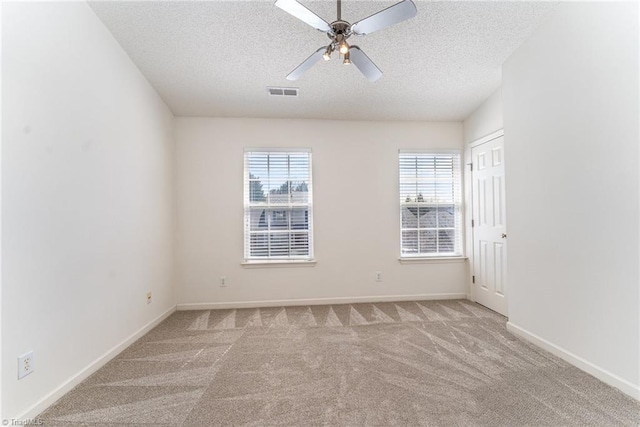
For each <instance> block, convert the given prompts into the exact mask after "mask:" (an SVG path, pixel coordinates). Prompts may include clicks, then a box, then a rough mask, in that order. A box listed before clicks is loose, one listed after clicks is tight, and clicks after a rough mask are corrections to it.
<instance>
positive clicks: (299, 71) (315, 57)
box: [286, 47, 327, 81]
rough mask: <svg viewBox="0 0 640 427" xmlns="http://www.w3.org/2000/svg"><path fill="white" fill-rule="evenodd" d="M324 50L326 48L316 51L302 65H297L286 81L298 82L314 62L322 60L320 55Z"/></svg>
mask: <svg viewBox="0 0 640 427" xmlns="http://www.w3.org/2000/svg"><path fill="white" fill-rule="evenodd" d="M326 50H327V48H326V47H321V48H320V49H318V50H316V51H315V52H314V53H313V54H312V55H311V56H310V57H308V58H307V59H305V60H304V62H303V63H302V64H300V65H298V66H297V67H296V68H295V69H294V70H293V71H292V72H290V73H289V75H288V76H287V77H286V79H287V80H291V81H293V80H298V79H299V78H300V77H301V76H302V75H303V74H304V73H306V72H307V70H308V69H309V68H311V67H313V66H314V65H315V64H316V62H318V61H320V58H322V55H323V54H324V52H325V51H326Z"/></svg>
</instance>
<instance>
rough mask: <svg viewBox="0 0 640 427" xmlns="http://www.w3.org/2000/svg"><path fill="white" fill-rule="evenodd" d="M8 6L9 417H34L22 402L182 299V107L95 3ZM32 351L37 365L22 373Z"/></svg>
mask: <svg viewBox="0 0 640 427" xmlns="http://www.w3.org/2000/svg"><path fill="white" fill-rule="evenodd" d="M2 7H3V16H2V18H3V21H2V27H3V46H2V47H3V52H2V54H3V68H2V86H3V97H2V102H3V104H2V122H3V126H2V197H3V206H2V229H3V234H2V254H3V270H2V373H3V377H2V397H3V399H4V400H3V402H2V407H3V414H2V415H3V417H4V418H8V417H15V416H18V415H24V414H31V415H35V414H33V411H31V412H25V411H27V410H28V409H29V408H31V407H32V406H33V405H35V404H37V403H38V402H40V401H41V400H42V399H43V398H45V397H46V396H47V395H48V394H49V393H51V392H54V391H55V390H56V389H57V388H58V387H59V386H61V385H62V384H63V383H65V382H66V381H68V380H69V379H70V378H72V377H73V376H74V375H76V374H78V373H79V372H80V371H81V370H82V369H84V368H85V367H87V366H89V365H90V364H91V363H92V362H93V361H95V360H96V359H98V358H99V357H100V356H102V355H103V354H105V353H106V352H107V351H108V350H110V349H111V348H112V347H114V346H116V345H117V344H119V343H121V342H122V341H124V340H125V339H126V338H127V337H129V336H130V335H132V334H134V333H135V332H136V331H138V330H139V329H140V328H142V327H143V326H145V325H147V324H148V323H149V322H151V321H152V320H153V319H156V318H157V317H159V316H160V315H161V314H162V313H164V312H166V311H167V310H169V309H170V308H171V307H172V306H173V305H174V304H175V300H174V294H173V290H172V249H171V248H172V245H171V241H172V221H173V216H172V204H173V197H172V180H173V175H172V162H173V149H174V146H173V142H172V120H173V116H172V114H171V113H170V111H169V110H168V108H167V107H166V106H165V105H164V103H163V102H162V100H161V99H160V98H159V97H158V95H157V94H156V93H155V91H154V90H153V89H152V88H151V87H150V85H149V84H148V83H147V81H146V80H145V79H144V77H143V76H142V75H141V73H140V72H139V71H138V69H137V68H136V67H135V66H134V64H133V63H132V62H131V60H130V59H129V58H128V56H127V55H126V54H125V53H124V51H123V50H122V49H121V48H120V46H119V45H118V43H117V42H116V41H115V40H114V39H113V37H112V36H111V34H110V33H109V32H108V31H107V29H106V28H105V27H104V25H103V24H102V23H101V22H100V21H99V20H98V18H97V17H96V16H95V15H94V13H93V11H92V10H91V9H90V8H89V6H88V5H86V4H85V3H77V2H68V3H46V2H44V3H24V2H23V3H19V2H16V3H6V2H5V3H4V4H3V5H2ZM147 291H152V292H153V303H152V304H151V305H147V304H146V293H147ZM29 350H33V351H35V361H36V370H35V372H34V373H32V374H31V375H30V376H28V377H26V378H24V379H22V380H20V381H18V380H17V356H19V355H21V354H23V353H25V352H27V351H29ZM49 403H50V402H49ZM36 409H37V407H36Z"/></svg>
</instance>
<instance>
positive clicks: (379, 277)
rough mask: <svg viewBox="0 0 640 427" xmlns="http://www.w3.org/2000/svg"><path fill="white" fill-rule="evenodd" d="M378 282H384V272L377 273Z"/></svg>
mask: <svg viewBox="0 0 640 427" xmlns="http://www.w3.org/2000/svg"><path fill="white" fill-rule="evenodd" d="M376 282H382V271H376Z"/></svg>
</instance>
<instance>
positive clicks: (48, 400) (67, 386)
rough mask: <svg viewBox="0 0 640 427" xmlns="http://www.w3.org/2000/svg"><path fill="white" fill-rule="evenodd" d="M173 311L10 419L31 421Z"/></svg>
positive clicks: (146, 326) (166, 313)
mask: <svg viewBox="0 0 640 427" xmlns="http://www.w3.org/2000/svg"><path fill="white" fill-rule="evenodd" d="M174 311H176V307H175V306H173V307H171V308H170V309H169V310H167V311H165V312H164V313H162V314H161V315H160V316H158V317H156V318H155V319H154V320H152V321H151V322H149V323H147V324H146V325H145V326H143V327H142V328H140V329H139V330H138V331H137V332H135V333H133V334H132V335H130V336H129V337H128V338H127V339H125V340H124V341H122V342H121V343H120V344H118V345H116V346H115V347H113V348H112V349H110V350H109V351H107V352H106V353H105V354H103V355H102V356H100V357H98V358H97V359H96V360H94V361H93V362H91V363H90V364H89V366H87V367H85V368H84V369H82V370H81V371H80V372H78V373H77V374H76V375H74V376H73V377H71V378H69V379H68V380H67V381H66V382H64V383H62V384H61V385H60V386H59V387H58V388H56V389H55V390H53V391H52V392H51V393H49V394H48V395H46V396H45V397H44V398H42V399H41V400H40V401H39V402H37V403H36V404H35V405H33V406H31V407H30V408H29V409H27V410H26V411H24V412H23V413H22V414H20V415H17V416H15V417H11V418H13V419H16V420H25V419H33V418H35V417H37V416H38V415H39V414H41V413H42V412H43V411H44V410H45V409H47V408H48V407H49V406H51V405H52V404H54V403H55V402H56V401H57V400H58V399H60V398H61V397H62V396H64V395H65V394H66V393H68V392H69V391H70V390H71V389H72V388H74V387H75V386H77V385H78V384H80V383H81V382H82V381H84V380H85V379H87V378H88V377H89V376H90V375H91V374H93V373H94V372H96V371H97V370H98V369H100V368H102V367H103V366H104V365H106V364H107V362H109V361H110V360H111V359H113V358H114V357H116V356H117V355H118V354H120V352H122V350H124V349H125V348H127V347H128V346H130V345H131V344H133V343H134V342H135V341H136V340H138V339H139V338H140V337H142V336H143V335H144V334H146V333H147V332H149V331H150V330H151V329H153V328H155V327H156V326H157V325H158V324H159V323H160V322H162V321H163V320H164V319H166V318H167V317H169V316H170V315H171V314H172V313H173V312H174Z"/></svg>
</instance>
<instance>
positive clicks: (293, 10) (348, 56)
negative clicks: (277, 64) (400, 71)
mask: <svg viewBox="0 0 640 427" xmlns="http://www.w3.org/2000/svg"><path fill="white" fill-rule="evenodd" d="M337 3H338V5H337V9H338V18H337V19H336V20H335V21H333V22H332V23H330V24H329V23H328V22H327V21H325V20H324V19H322V18H320V17H319V16H318V15H316V14H315V13H313V12H312V11H311V10H309V9H307V8H306V7H305V6H303V5H302V4H300V3H298V2H297V1H296V0H277V1H276V3H275V4H276V6H277V7H279V8H280V9H282V10H284V11H285V12H287V13H289V14H291V15H293V16H295V17H296V18H298V19H300V20H301V21H303V22H306V23H307V24H309V25H311V26H312V27H313V28H315V29H317V30H319V31H322V32H324V33H327V36H328V37H329V39H330V40H331V42H330V43H329V45H328V46H326V47H324V46H323V47H321V48H320V49H318V50H316V51H315V52H314V53H313V54H312V55H311V56H310V57H308V58H307V59H305V60H304V62H303V63H302V64H300V65H298V66H297V67H296V68H295V69H294V70H293V71H292V72H291V73H289V75H287V77H286V78H287V80H298V79H299V78H300V76H302V75H303V74H304V73H305V72H306V71H307V70H308V69H309V68H311V67H312V66H313V65H314V64H315V63H316V62H318V61H319V60H320V58H323V59H324V60H325V61H329V60H330V59H331V54H332V53H333V52H335V51H336V50H337V51H338V52H339V55H342V56H343V64H345V65H349V64H351V63H352V62H353V64H354V65H355V66H356V67H357V68H358V70H360V72H361V73H362V74H364V76H365V77H366V78H367V80H369V81H370V82H375V81H376V80H378V79H379V78H380V77H382V71H380V69H379V68H378V67H377V66H376V64H374V63H373V61H372V60H371V59H369V57H368V56H367V55H366V54H365V53H364V52H363V51H362V50H361V49H360V48H359V47H358V46H355V45H349V43H347V39H348V38H349V37H351V36H352V35H354V34H355V35H357V36H364V35H365V34H370V33H373V32H374V31H378V30H382V29H383V28H387V27H389V26H391V25H394V24H397V23H399V22H402V21H406V20H407V19H410V18H413V17H414V16H416V13H417V10H416V5H415V4H414V3H413V1H412V0H403V1H401V2H400V3H396V4H394V5H393V6H390V7H388V8H386V9H383V10H381V11H380V12H378V13H375V14H373V15H371V16H369V17H367V18H364V19H363V20H361V21H358V22H356V23H354V24H350V23H348V22H347V21H343V20H342V4H341V3H342V1H341V0H337Z"/></svg>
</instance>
